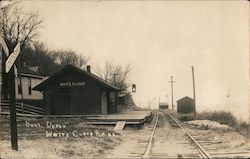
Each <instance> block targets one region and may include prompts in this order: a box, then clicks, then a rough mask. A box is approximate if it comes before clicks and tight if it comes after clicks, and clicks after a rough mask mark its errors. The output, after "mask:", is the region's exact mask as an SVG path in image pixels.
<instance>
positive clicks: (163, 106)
mask: <svg viewBox="0 0 250 159" xmlns="http://www.w3.org/2000/svg"><path fill="white" fill-rule="evenodd" d="M159 109H169V105H168V103H163V102H161V103H159Z"/></svg>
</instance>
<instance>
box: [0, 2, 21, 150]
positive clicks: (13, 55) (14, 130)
mask: <svg viewBox="0 0 250 159" xmlns="http://www.w3.org/2000/svg"><path fill="white" fill-rule="evenodd" d="M13 3H15V2H10V1H0V13H1V9H2V8H5V7H7V6H9V5H10V4H13ZM0 46H1V47H2V48H3V51H4V53H5V55H6V57H8V56H9V49H8V46H7V45H6V43H5V41H4V38H3V35H2V33H0ZM19 53H20V44H19V43H18V44H17V46H16V47H15V49H14V51H13V52H12V53H11V55H10V56H9V58H8V59H7V61H6V69H5V71H6V73H8V74H7V76H9V79H8V83H9V96H10V129H11V147H12V149H14V150H18V143H17V121H16V93H15V75H14V74H15V70H14V67H12V66H13V64H14V63H15V61H16V58H17V57H18V55H19ZM2 62H5V61H2ZM0 98H1V95H0Z"/></svg>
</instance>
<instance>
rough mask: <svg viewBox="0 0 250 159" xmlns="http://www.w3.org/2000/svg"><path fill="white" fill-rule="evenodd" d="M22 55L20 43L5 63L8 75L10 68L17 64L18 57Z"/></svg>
mask: <svg viewBox="0 0 250 159" xmlns="http://www.w3.org/2000/svg"><path fill="white" fill-rule="evenodd" d="M19 53H20V43H18V44H17V45H16V47H15V49H14V51H13V53H12V54H10V56H9V58H8V59H7V61H6V63H5V68H6V73H8V72H9V71H10V68H11V67H12V65H13V64H14V63H15V61H16V59H17V57H18V55H19Z"/></svg>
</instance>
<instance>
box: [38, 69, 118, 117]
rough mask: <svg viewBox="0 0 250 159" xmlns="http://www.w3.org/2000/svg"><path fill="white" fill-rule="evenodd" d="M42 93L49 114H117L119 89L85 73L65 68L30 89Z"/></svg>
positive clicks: (88, 71) (89, 72)
mask: <svg viewBox="0 0 250 159" xmlns="http://www.w3.org/2000/svg"><path fill="white" fill-rule="evenodd" d="M33 89H34V90H37V91H40V92H42V93H43V100H44V103H45V111H46V113H47V114H49V115H75V114H76V115H77V114H81V115H84V114H88V115H89V114H112V113H117V95H118V91H119V88H117V87H115V86H113V85H111V84H110V83H108V82H106V81H104V80H103V79H102V78H100V77H98V76H96V75H94V74H92V73H91V70H90V66H87V71H85V70H82V69H79V68H76V67H74V66H72V65H66V66H65V67H64V68H62V69H61V70H59V71H58V72H56V73H55V74H54V75H52V76H50V77H49V78H48V79H46V80H45V81H43V82H42V83H40V84H39V85H37V86H35V87H34V88H33Z"/></svg>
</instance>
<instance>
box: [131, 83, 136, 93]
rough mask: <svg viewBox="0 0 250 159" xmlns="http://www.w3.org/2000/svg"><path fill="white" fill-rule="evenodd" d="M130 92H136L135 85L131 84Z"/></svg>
mask: <svg viewBox="0 0 250 159" xmlns="http://www.w3.org/2000/svg"><path fill="white" fill-rule="evenodd" d="M132 92H136V85H135V84H132Z"/></svg>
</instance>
